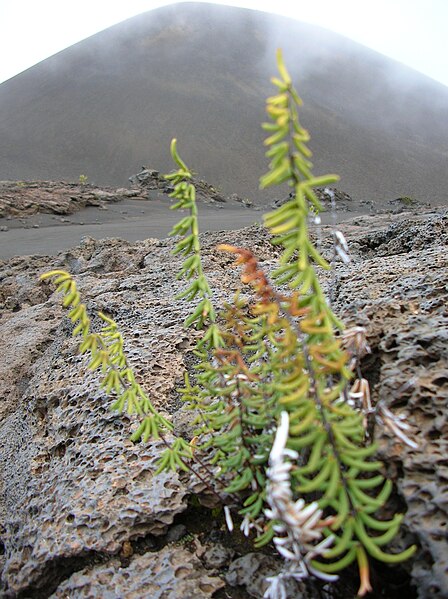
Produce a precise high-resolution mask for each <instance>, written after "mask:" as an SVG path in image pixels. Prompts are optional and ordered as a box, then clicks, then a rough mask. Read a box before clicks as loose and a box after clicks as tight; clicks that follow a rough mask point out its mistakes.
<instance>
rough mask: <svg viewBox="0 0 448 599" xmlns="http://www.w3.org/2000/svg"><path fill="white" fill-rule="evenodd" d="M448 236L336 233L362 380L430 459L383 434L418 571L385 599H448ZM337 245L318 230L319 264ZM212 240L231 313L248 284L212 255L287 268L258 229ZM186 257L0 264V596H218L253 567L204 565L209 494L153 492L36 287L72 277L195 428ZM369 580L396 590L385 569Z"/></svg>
mask: <svg viewBox="0 0 448 599" xmlns="http://www.w3.org/2000/svg"><path fill="white" fill-rule="evenodd" d="M447 220H448V216H447V212H446V210H438V211H433V212H426V213H422V214H421V215H419V216H413V215H410V214H400V215H393V216H391V215H387V216H386V215H385V216H382V217H362V218H358V219H354V220H352V221H348V222H347V223H345V224H344V225H341V229H342V230H343V232H344V234H345V235H346V237H347V239H348V240H349V242H350V246H351V249H352V257H353V260H352V263H351V264H349V265H347V266H345V265H342V264H338V265H337V267H336V269H335V276H334V277H333V276H332V275H329V276H328V277H327V279H326V280H324V284H325V286H327V288H328V290H329V291H331V293H332V295H333V297H334V306H335V308H336V311H337V312H338V313H339V314H340V315H341V316H342V318H343V319H344V320H345V321H346V322H347V323H348V324H360V325H363V326H365V327H366V328H367V333H368V341H369V344H370V345H371V347H372V354H371V355H370V356H367V357H366V359H365V363H364V364H363V370H364V373H365V375H366V376H367V378H369V379H370V381H371V384H372V388H373V394H374V399H375V400H379V399H381V400H382V401H384V402H386V404H387V405H388V406H391V407H392V409H393V410H394V411H395V412H396V413H401V414H404V415H405V416H406V418H407V419H408V421H409V422H410V423H411V424H412V426H413V436H414V438H415V439H416V440H417V441H418V443H419V449H418V450H412V449H410V448H406V447H404V446H403V445H401V444H398V443H397V441H396V439H394V438H392V437H391V436H390V435H389V434H388V433H387V432H384V431H381V430H378V431H377V435H378V439H379V442H380V452H381V457H382V459H383V460H384V462H385V465H386V469H387V471H388V474H389V476H391V477H392V478H393V479H394V480H395V482H396V484H397V493H396V496H395V509H397V510H399V511H405V512H406V517H405V521H404V526H403V528H402V535H401V537H400V538H399V539H397V541H396V543H397V546H399V545H400V544H401V545H406V544H409V542H412V541H416V542H417V543H418V544H419V551H418V553H417V555H416V557H415V558H413V559H412V560H411V561H410V562H409V563H408V564H405V565H403V566H400V568H397V569H393V570H392V572H393V576H390V575H389V579H390V580H392V578H393V579H394V581H393V582H391V583H390V584H392V586H393V584H396V585H397V584H398V583H397V580H398V579H401V578H403V576H404V577H405V581H404V582H403V585H405V586H404V587H403V588H405V589H408V591H409V589H412V588H413V587H415V588H416V589H417V594H418V597H420V598H424V597H432V598H441V597H446V596H448V559H447V552H446V530H445V528H446V520H447V515H448V513H447V512H448V486H447V480H448V470H447V467H448V465H447V461H446V456H447V453H448V452H447V449H448V447H447V445H448V441H447V439H448V431H447V413H448V411H447V407H448V406H447V403H448V354H447V343H446V341H447V330H448V326H447V325H448V314H447V308H446V306H447V299H448V291H447V288H446V272H447V262H448V259H447V251H446V250H447V245H448V243H447V237H448V233H447ZM326 233H328V229H327V228H326V227H323V239H322V248H323V251H324V253H326V254H327V255H328V256H330V255H331V251H332V250H331V244H330V242H329V241H327V240H326V239H327V235H326ZM202 239H203V247H204V256H205V269H206V273H207V275H208V277H209V280H210V283H211V285H212V287H213V288H214V289H216V295H217V299H220V300H222V299H224V298H229V297H230V296H231V294H232V293H233V291H234V290H236V289H237V288H238V287H239V281H238V272H237V271H235V270H233V269H231V268H229V264H230V263H231V262H232V258H231V257H229V256H228V255H224V254H220V253H219V252H217V251H216V250H215V246H216V244H217V243H218V242H229V243H233V244H236V245H241V246H247V247H249V248H250V249H251V250H252V251H254V253H255V254H256V255H258V257H259V259H260V260H261V262H262V263H263V264H264V266H265V267H266V268H267V269H268V270H269V269H271V268H272V267H273V266H274V263H275V258H276V254H277V251H278V250H277V249H276V248H274V247H272V246H271V245H270V243H269V240H268V236H267V234H266V233H265V232H264V230H262V229H260V228H259V227H250V228H247V229H244V230H241V231H234V232H230V231H227V232H222V233H208V234H206V235H204V236H203V238H202ZM173 247H174V240H156V239H148V240H146V241H142V242H137V243H135V244H132V243H127V242H123V241H119V240H113V239H108V240H101V241H95V240H94V239H90V238H87V239H85V241H84V242H83V243H82V244H81V245H80V246H78V247H76V248H74V249H72V250H71V251H69V252H65V253H63V254H60V255H59V256H57V257H42V256H40V257H24V258H14V259H12V260H9V261H5V262H0V307H1V308H2V311H1V316H0V334H1V338H2V353H3V360H2V362H1V369H2V373H1V374H2V377H1V383H0V400H1V401H0V410H1V412H0V438H1V440H2V447H1V450H0V485H1V486H0V519H1V524H0V526H1V528H0V536H1V542H2V547H4V550H2V553H3V555H0V560H1V561H0V568H1V587H0V589H1V590H0V594H1V596H4V597H50V596H52V597H66V596H70V597H100V596H101V597H110V598H115V597H124V596H126V597H139V596H144V595H146V596H148V597H149V596H151V597H161V598H162V597H170V598H172V597H173V598H176V597H178V598H179V599H180V598H181V597H182V598H185V597H211V596H212V595H213V593H214V592H215V591H217V590H218V589H219V588H220V587H222V585H223V584H224V580H225V579H224V576H225V573H226V570H227V569H228V566H229V564H230V563H231V561H232V559H233V560H234V559H238V558H239V557H243V556H244V555H245V554H247V553H250V549H245V550H244V549H242V548H241V547H236V548H235V551H236V555H235V556H234V557H232V556H233V555H234V551H228V553H227V558H226V553H225V552H224V553H223V552H221V553H222V554H223V556H224V557H223V559H220V560H217V561H216V560H215V562H213V560H212V561H211V562H210V561H209V562H208V563H207V559H204V550H203V545H202V544H203V542H204V541H205V542H206V543H213V539H212V538H211V537H210V530H211V529H212V528H213V529H216V530H217V531H218V532H219V534H220V535H225V534H226V533H225V531H224V527H223V525H222V523H219V522H217V521H216V519H215V520H214V519H213V518H212V516H211V515H210V514H211V513H210V512H208V511H207V510H206V508H203V509H204V512H203V516H202V517H201V518H200V520H202V524H201V526H202V529H200V527H199V528H198V526H193V524H192V522H193V520H194V518H193V515H192V511H191V510H192V508H191V506H190V504H189V501H188V499H189V497H190V496H191V495H195V494H198V493H199V494H201V492H202V491H203V485H202V484H200V483H199V481H198V480H197V479H196V478H194V477H191V476H189V475H182V476H181V477H179V476H178V475H169V476H168V475H161V476H158V477H154V463H155V461H156V459H157V457H158V455H160V451H161V450H162V444H161V443H160V442H159V443H149V444H137V445H134V444H133V443H131V442H130V441H129V436H130V434H131V433H132V431H133V430H134V428H135V426H136V425H137V422H138V420H137V418H136V417H135V416H134V415H130V416H124V417H123V416H119V415H117V414H115V413H114V412H111V411H110V410H109V405H110V400H109V399H108V398H107V397H106V396H105V394H104V393H103V392H102V391H101V390H99V389H98V388H97V387H96V385H95V376H94V375H93V374H91V373H90V372H89V371H88V370H87V369H86V365H85V364H84V363H83V361H82V360H81V359H80V358H79V357H78V356H77V354H76V347H77V341H76V340H75V339H73V338H72V336H71V330H70V327H69V325H68V323H67V321H66V319H65V318H64V317H63V315H64V310H63V309H62V308H61V307H60V297H58V295H57V294H55V293H53V289H52V287H51V286H50V285H49V284H47V283H42V282H39V280H38V275H39V274H41V273H42V272H44V271H46V270H49V269H50V268H65V269H69V270H70V271H71V272H72V273H73V274H74V275H76V279H77V281H78V285H79V289H80V291H81V293H82V295H83V296H84V297H85V298H86V301H87V307H88V309H89V311H90V312H91V313H94V312H95V311H96V310H99V309H100V310H102V311H105V312H107V313H109V314H110V315H112V317H113V318H114V319H115V320H116V321H117V322H118V324H119V326H120V329H121V331H122V333H123V335H124V338H125V343H126V350H127V354H128V356H129V360H130V362H131V364H132V365H133V367H134V368H135V370H136V372H137V373H138V377H139V380H140V381H141V382H142V383H144V386H145V389H146V390H147V392H148V393H149V395H150V397H151V399H152V401H153V402H154V404H155V405H156V406H157V408H158V409H159V410H161V411H163V412H164V413H165V414H166V415H167V416H169V417H172V418H173V420H174V421H175V422H176V423H179V427H180V428H181V429H182V427H184V428H186V427H185V425H184V424H182V420H183V419H182V417H181V416H180V415H181V414H182V412H179V397H178V393H177V391H176V388H177V387H179V386H180V384H181V383H182V374H183V371H184V368H185V367H189V368H191V366H192V357H191V353H190V349H191V347H192V345H193V343H194V337H195V333H194V332H188V331H186V330H185V329H184V328H183V326H182V322H183V319H184V318H185V316H186V315H187V314H188V313H189V307H188V305H186V304H185V303H184V302H183V301H176V300H174V299H173V297H174V295H175V294H176V292H178V291H179V290H180V289H181V288H182V285H183V283H182V282H179V281H177V280H176V278H175V275H176V273H177V272H178V270H179V267H180V263H181V260H180V259H179V258H177V257H173V256H172V255H171V253H170V251H171V250H172V248H173ZM182 430H183V429H182ZM179 519H180V520H179ZM179 523H181V524H183V525H184V526H186V529H187V531H188V534H187V537H188V539H189V540H188V542H186V543H182V539H180V540H179V541H177V542H171V541H170V537H169V531H170V529H171V528H172V527H174V526H179ZM176 530H180V529H176ZM177 536H178V535H176V536H175V538H177ZM172 538H174V537H172ZM226 539H227V537H226ZM219 542H220V543H223V540H222V538H221V539H220V541H219ZM228 543H229V541H228V540H227V541H226V542H225V543H224V545H227V544H228ZM218 553H219V552H218ZM226 560H227V565H226ZM373 568H374V576H376V577H377V578H378V579H379V580H382V581H383V585H385V584H386V583H385V582H384V577H383V572H382V571H381V569H379V570H378V567H377V566H374V567H373ZM231 571H232V570H231ZM231 580H232V579H230V580H229V579H228V580H227V585H229V584H230V582H231ZM238 580H239V579H238ZM152 584H153V585H155V586H154V587H151V586H148V585H152ZM237 584H240V583H238V582H237ZM338 584H340V585H343V584H345V583H344V580H341V583H338ZM388 584H389V583H388ZM95 585H96V587H97V588H100V589H101V593H100V594H95V593H99V592H100V591H93V590H92V589H93V588H94V586H95ZM406 585H407V586H406ZM338 588H339V589H344V588H345V587H344V586H339V587H338V585H336V586H335V591H334V593H335V594H334V595H333V596H334V597H343V596H349V595H348V594H347V593H346V592H345V591H343V590H340V591H338V590H337V589H338ZM390 588H392V587H391V586H390V585H389V587H387V588H386V592H387V589H389V590H390ZM142 589H144V590H143V591H142ZM148 589H150V591H149V590H148ZM227 589H228V590H227ZM232 589H233V587H229V586H227V587H226V593H227V596H228V597H247V596H248V595H247V592H246V591H241V589H238V593H239V594H237V590H236V587H235V590H232ZM383 590H384V589H383ZM240 591H241V592H240ZM354 591H356V587H355V589H354ZM244 592H246V594H244ZM322 592H323V591H322ZM326 592H327V591H326ZM338 592H339V594H338ZM164 593H165V594H164ZM241 593H242V594H241ZM352 594H354V592H353V589H352ZM315 596H316V597H318V596H321V597H323V596H329V595H328V593H327V594H325V595H324V594H321V595H317V594H316V595H315ZM409 596H411V595H409Z"/></svg>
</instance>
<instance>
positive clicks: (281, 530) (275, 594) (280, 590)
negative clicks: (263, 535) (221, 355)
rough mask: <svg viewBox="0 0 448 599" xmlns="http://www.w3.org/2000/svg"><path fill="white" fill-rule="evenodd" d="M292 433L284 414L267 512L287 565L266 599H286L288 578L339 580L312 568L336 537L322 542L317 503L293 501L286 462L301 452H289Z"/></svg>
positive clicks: (273, 456)
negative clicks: (313, 561) (316, 558)
mask: <svg viewBox="0 0 448 599" xmlns="http://www.w3.org/2000/svg"><path fill="white" fill-rule="evenodd" d="M288 433H289V416H288V413H287V412H282V413H281V420H280V425H279V427H278V429H277V433H276V435H275V440H274V444H273V446H272V450H271V453H270V456H269V469H268V471H267V476H268V483H267V485H266V488H267V497H266V499H267V502H268V504H269V506H270V509H267V510H265V515H266V517H267V518H269V519H270V520H274V521H275V524H274V526H273V529H274V532H275V533H276V534H277V536H275V537H274V539H273V540H274V544H275V547H276V549H277V551H278V552H279V553H280V555H281V556H282V557H283V558H284V559H285V560H286V565H285V566H284V567H283V569H282V571H281V572H280V573H279V574H278V575H277V576H273V577H270V578H268V579H267V580H268V582H269V583H270V584H269V587H268V589H267V590H266V593H265V595H264V597H265V599H281V598H282V597H286V594H285V593H286V590H285V583H286V580H287V579H288V578H294V579H295V580H302V579H303V578H307V577H308V576H309V575H310V573H311V574H313V575H314V576H317V577H319V578H322V579H323V580H326V581H330V580H331V581H333V580H337V578H338V577H337V576H334V575H331V574H324V573H323V572H320V571H318V570H316V569H315V568H312V567H311V566H310V562H311V560H312V559H314V558H315V557H316V556H319V555H322V554H324V553H325V551H327V549H328V548H329V546H330V545H331V544H332V542H333V537H332V536H331V535H330V536H328V537H326V538H325V539H323V540H322V536H323V535H322V529H323V528H324V527H325V525H326V523H325V521H323V520H322V510H321V509H320V508H319V506H318V504H317V502H313V503H310V504H308V505H306V504H305V501H304V500H303V499H298V500H297V501H294V500H293V494H292V491H291V483H290V471H291V468H292V465H291V462H287V461H285V459H286V458H289V459H297V452H295V451H292V450H289V449H286V448H285V446H286V442H287V440H288Z"/></svg>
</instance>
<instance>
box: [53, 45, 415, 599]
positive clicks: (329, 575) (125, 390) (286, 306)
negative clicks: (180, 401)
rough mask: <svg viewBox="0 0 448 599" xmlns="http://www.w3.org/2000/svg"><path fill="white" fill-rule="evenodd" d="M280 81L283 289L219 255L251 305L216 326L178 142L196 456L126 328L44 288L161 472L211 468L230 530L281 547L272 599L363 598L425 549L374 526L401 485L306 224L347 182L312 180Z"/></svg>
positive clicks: (180, 248) (240, 260) (273, 179)
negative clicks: (127, 348)
mask: <svg viewBox="0 0 448 599" xmlns="http://www.w3.org/2000/svg"><path fill="white" fill-rule="evenodd" d="M278 69H279V77H278V78H273V79H272V81H273V83H274V85H275V86H276V88H277V93H276V94H275V95H274V96H272V97H270V98H268V100H267V113H268V116H269V119H270V122H268V123H265V124H264V125H263V127H264V129H265V130H266V131H267V132H268V137H267V139H266V140H265V145H266V146H267V148H268V150H267V156H268V158H269V159H270V164H269V171H268V173H267V174H266V175H265V176H263V177H262V179H261V187H268V186H271V185H278V184H282V183H285V182H286V183H288V184H289V185H290V186H291V188H292V190H293V193H292V194H290V199H289V200H288V201H287V202H286V203H284V204H283V205H282V206H281V207H280V208H278V209H276V210H275V211H273V212H271V213H269V214H267V215H266V216H265V225H266V227H267V228H268V229H269V231H270V233H271V234H272V243H273V244H275V245H277V246H280V248H281V249H282V254H281V257H280V260H279V265H278V268H276V270H274V272H273V273H272V275H271V278H272V281H271V280H270V278H268V276H267V274H266V273H265V272H264V271H263V269H262V268H261V267H260V265H259V263H258V262H257V258H256V257H255V256H254V255H253V254H252V252H251V251H249V250H248V249H244V248H239V247H233V246H229V245H221V246H218V248H217V249H218V250H219V251H223V252H230V253H231V254H233V255H234V256H235V266H238V267H240V268H241V281H242V283H243V284H244V285H245V286H247V289H250V290H251V297H252V298H253V299H252V300H249V299H243V297H242V296H241V295H237V296H236V297H235V298H234V300H233V301H229V303H228V304H226V305H225V306H224V308H223V309H222V310H221V311H220V312H219V313H218V315H217V313H216V310H215V308H214V306H213V304H212V299H213V293H212V290H211V289H210V286H209V284H208V282H207V279H206V276H205V274H204V270H203V267H202V262H201V248H200V243H199V230H198V217H197V207H196V201H195V188H194V185H193V184H192V174H191V171H190V170H189V169H188V168H187V166H186V165H185V163H184V162H183V161H182V160H181V158H180V157H179V155H178V152H177V149H176V141H175V140H173V142H172V145H171V154H172V157H173V159H174V161H175V163H176V165H177V167H178V168H177V170H176V171H175V172H173V173H172V174H170V175H167V179H169V180H170V181H171V182H172V184H173V186H174V192H173V193H172V196H173V197H174V198H176V199H177V202H176V204H175V205H173V206H172V208H173V209H182V210H187V211H188V215H187V216H185V217H184V218H182V220H181V221H180V222H179V223H178V224H177V225H176V226H175V227H174V229H173V231H172V233H171V234H172V235H176V236H178V241H177V244H176V246H175V249H174V253H175V254H179V255H181V256H183V258H184V262H183V266H182V270H181V271H180V273H179V277H178V278H181V279H182V278H184V279H186V280H187V281H188V285H187V288H186V289H185V290H184V291H182V293H180V294H179V295H178V296H177V297H178V298H185V299H187V300H189V301H191V302H193V303H194V304H195V306H194V309H193V312H192V314H191V315H190V316H189V317H188V318H187V319H186V322H185V325H186V326H192V325H195V326H196V328H198V329H203V335H202V337H201V339H200V341H199V342H198V344H197V347H196V351H195V353H196V355H197V357H198V361H199V364H197V366H196V367H195V370H194V372H193V373H190V376H189V375H188V373H185V381H184V387H183V389H182V390H181V392H182V395H183V398H184V400H185V403H186V406H187V407H188V408H191V409H192V410H195V412H196V413H197V422H196V424H197V427H198V428H197V430H196V431H194V434H195V441H194V445H193V444H192V443H190V442H188V441H186V440H184V439H182V438H181V437H177V436H176V435H175V433H174V432H173V430H172V429H173V427H172V424H171V423H170V422H169V421H168V420H167V419H166V418H164V417H162V416H161V415H160V414H158V413H157V411H156V410H155V409H154V407H153V406H152V404H151V401H150V399H149V397H148V396H147V394H146V393H145V391H144V390H143V389H142V388H141V386H140V385H139V384H138V383H137V382H136V378H135V376H134V373H133V371H132V369H131V368H130V367H129V364H128V361H127V359H126V355H125V353H124V350H123V339H122V336H121V334H120V332H119V331H118V329H117V325H116V324H115V322H114V321H113V320H112V319H110V318H109V317H107V316H105V315H104V314H101V313H100V314H99V316H100V318H101V319H102V321H103V327H102V329H101V330H100V332H97V333H94V332H92V331H91V326H90V319H89V317H88V315H87V311H86V307H85V305H84V304H82V303H81V298H80V296H79V293H78V291H77V289H76V284H75V282H74V280H73V279H72V277H71V275H70V274H69V273H67V272H65V271H52V272H49V273H46V274H44V275H43V276H42V278H43V279H47V278H53V279H54V282H55V283H56V285H57V290H58V291H61V292H63V293H64V294H65V297H64V300H63V304H64V306H65V307H67V308H69V309H70V312H69V318H70V319H71V320H72V322H73V323H74V324H75V325H76V326H75V328H74V331H73V334H74V335H81V336H82V341H81V344H80V347H79V351H80V352H81V353H87V354H89V355H90V361H89V367H90V368H91V369H93V370H95V369H98V370H100V371H101V377H102V380H101V385H102V387H104V389H105V391H106V392H107V393H108V394H110V395H112V396H114V403H113V405H112V408H114V409H117V410H119V411H121V412H123V411H126V412H128V413H137V414H139V415H140V417H141V424H140V427H139V428H138V430H137V431H136V432H135V433H134V434H133V436H132V439H133V440H134V441H138V440H139V439H142V440H143V441H148V440H149V439H158V438H162V439H163V441H164V443H165V445H166V450H165V451H164V452H163V453H162V455H161V458H160V463H159V471H161V470H163V469H177V468H181V469H183V470H192V471H195V472H197V471H198V468H196V466H198V465H199V471H200V477H201V479H202V480H204V481H205V482H206V483H207V485H208V486H209V487H210V488H212V489H213V490H214V492H215V493H216V494H217V495H218V496H219V497H220V500H221V501H222V502H223V504H224V506H225V508H224V509H225V514H226V520H227V523H228V526H229V528H232V527H233V522H232V518H231V515H230V511H231V510H232V511H234V512H235V511H238V514H239V516H240V517H241V518H242V524H241V529H242V530H243V532H244V533H245V534H246V535H248V536H249V535H253V537H254V544H255V546H257V547H261V546H263V545H265V544H267V543H269V542H271V541H273V543H274V544H275V547H276V548H277V550H278V551H279V553H280V554H281V555H282V557H283V558H284V560H285V562H284V567H283V569H282V571H281V572H280V573H279V574H278V575H277V576H275V577H272V578H270V579H269V586H268V589H267V591H266V594H265V597H271V598H274V597H283V596H285V586H284V584H285V581H286V579H287V578H289V577H293V578H295V579H303V578H306V577H307V576H310V575H314V576H317V577H320V578H322V579H324V580H334V579H335V578H337V576H336V573H338V572H340V571H341V570H343V569H344V568H346V567H347V566H349V565H350V564H351V563H352V562H354V561H356V562H357V564H358V567H359V574H360V587H359V591H358V594H359V595H364V594H365V593H367V592H369V591H370V590H371V586H370V579H369V556H371V557H373V558H374V559H376V560H379V561H383V562H386V563H388V564H393V563H397V562H401V561H402V560H405V559H407V558H408V557H410V556H411V555H412V554H413V552H414V550H415V547H414V546H412V547H409V548H408V549H406V550H405V551H403V552H401V553H389V552H387V551H385V550H384V549H383V546H384V545H387V544H388V543H389V542H390V541H392V540H393V539H394V537H395V536H396V535H397V532H398V529H399V526H400V522H401V521H402V518H403V516H402V515H400V514H397V515H395V516H394V517H393V518H392V519H390V520H383V519H379V518H378V517H377V516H376V515H375V514H376V512H377V511H378V510H379V509H380V508H381V507H382V506H383V505H384V504H385V502H386V501H387V499H388V498H389V495H390V493H391V490H392V483H391V482H390V481H389V480H386V479H385V477H384V474H383V466H382V464H381V462H379V461H377V460H376V459H375V457H374V455H375V452H376V446H375V443H373V442H372V441H371V439H370V438H369V436H368V434H367V432H366V426H365V420H366V418H365V413H363V410H362V409H361V408H360V407H359V405H358V404H359V403H361V404H364V407H365V404H366V402H369V398H368V384H367V382H366V381H364V380H363V379H360V378H357V379H355V380H354V369H355V363H356V359H353V351H351V350H352V349H353V347H354V346H359V344H360V343H361V341H360V332H359V330H356V331H355V332H353V333H350V332H347V331H345V332H343V325H342V323H341V322H340V321H339V319H338V318H337V317H336V315H335V314H334V313H333V311H332V309H331V307H330V305H329V302H328V301H327V299H326V297H325V295H324V293H323V290H322V287H321V285H320V283H319V280H318V270H319V269H329V268H330V265H329V264H328V262H327V261H326V260H325V259H324V258H323V257H322V255H321V254H320V252H319V250H318V248H317V247H316V246H315V245H314V244H313V242H312V240H311V237H310V235H309V230H308V222H309V217H310V216H315V215H318V214H319V212H320V211H321V210H322V206H321V204H320V202H319V200H318V197H317V195H316V193H315V191H314V190H315V188H316V187H322V186H326V185H328V184H331V183H333V182H334V181H336V180H337V179H338V177H337V176H335V175H327V176H324V177H315V176H314V175H313V174H312V172H311V168H312V164H311V162H310V157H311V152H310V150H309V149H308V147H307V145H306V144H307V142H308V140H309V134H308V132H307V131H306V130H305V129H303V128H302V126H301V124H300V122H299V118H298V107H299V106H300V105H301V103H302V102H301V99H300V97H299V96H298V94H297V92H296V90H295V89H294V87H293V85H292V81H291V78H290V76H289V74H288V72H287V70H286V68H285V66H284V64H283V61H282V57H281V54H280V52H279V53H278ZM274 282H275V283H276V285H277V286H274ZM288 288H289V290H288V291H287V292H283V291H282V292H281V291H279V289H288ZM246 296H250V294H246ZM246 296H245V297H246ZM343 343H345V347H344V345H343ZM358 370H359V369H358ZM358 376H359V375H358ZM355 399H356V400H361V401H354V400H355ZM369 406H370V404H369ZM361 407H362V406H361ZM235 506H236V507H235ZM282 593H283V594H282Z"/></svg>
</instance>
